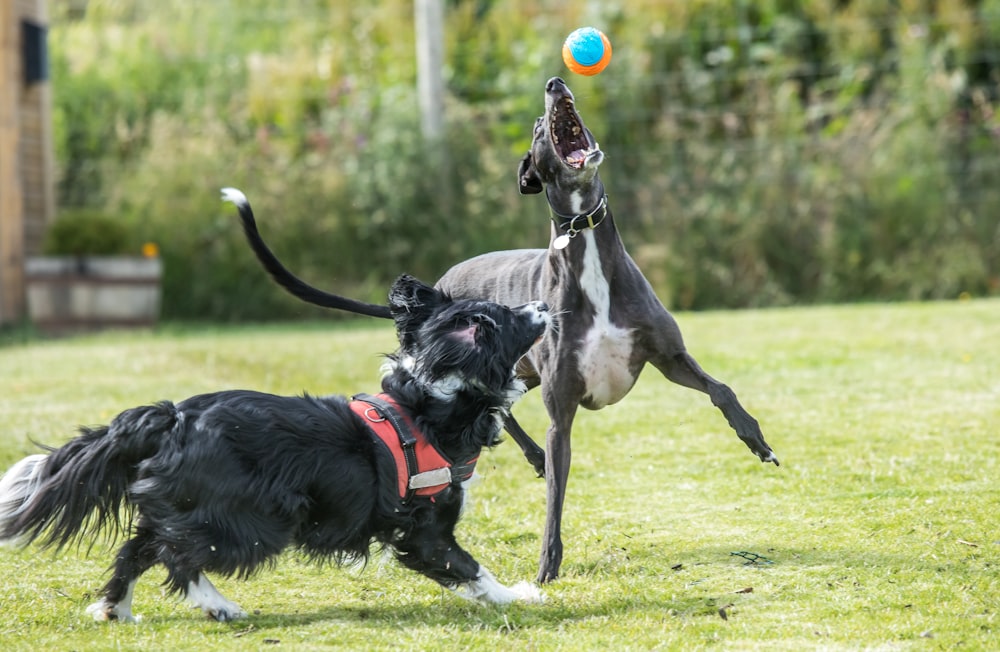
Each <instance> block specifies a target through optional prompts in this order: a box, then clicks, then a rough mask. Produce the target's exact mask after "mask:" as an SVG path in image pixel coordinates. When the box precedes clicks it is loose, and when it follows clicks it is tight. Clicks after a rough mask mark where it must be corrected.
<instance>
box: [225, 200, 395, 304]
mask: <svg viewBox="0 0 1000 652" xmlns="http://www.w3.org/2000/svg"><path fill="white" fill-rule="evenodd" d="M222 199H223V200H225V201H229V202H232V203H234V204H236V209H237V210H238V211H239V213H240V222H241V223H242V224H243V233H245V234H246V236H247V241H248V242H249V243H250V247H251V248H252V249H253V252H254V253H255V254H256V255H257V260H259V261H260V263H261V265H263V266H264V269H265V270H267V273H268V274H270V275H271V278H273V279H274V280H275V282H276V283H277V284H278V285H280V286H281V287H283V288H285V290H287V291H288V292H289V293H290V294H292V295H294V296H296V297H298V298H299V299H302V300H303V301H305V302H306V303H311V304H313V305H316V306H320V307H322V308H333V309H335V310H344V311H347V312H353V313H357V314H359V315H367V316H369V317H381V318H382V319H392V313H390V312H389V307H388V306H380V305H377V304H374V303H365V302H363V301H357V300H355V299H348V298H346V297H341V296H338V295H336V294H331V293H330V292H325V291H323V290H320V289H318V288H315V287H313V286H311V285H309V284H308V283H306V282H305V281H303V280H302V279H300V278H298V277H297V276H295V275H294V274H292V273H291V272H290V271H288V269H287V268H286V267H285V266H284V265H282V264H281V261H280V260H278V258H277V256H275V255H274V253H272V252H271V250H270V249H269V248H268V246H267V245H266V244H265V243H264V239H263V238H262V237H261V236H260V232H259V231H258V230H257V221H256V220H254V217H253V209H251V208H250V202H249V201H247V197H246V195H244V194H243V193H242V192H240V191H239V190H237V189H236V188H223V189H222Z"/></svg>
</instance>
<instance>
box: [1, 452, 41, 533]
mask: <svg viewBox="0 0 1000 652" xmlns="http://www.w3.org/2000/svg"><path fill="white" fill-rule="evenodd" d="M46 459H48V455H42V454H38V455H30V456H28V457H26V458H24V459H23V460H21V461H20V462H18V463H17V464H15V465H14V466H12V467H10V470H8V471H7V473H5V474H4V475H3V477H2V478H0V543H13V544H15V545H16V544H17V543H18V540H19V539H20V536H19V534H18V533H16V532H13V531H12V530H11V528H12V526H13V524H14V520H15V519H16V518H17V517H18V515H19V514H20V513H21V512H23V511H24V508H25V505H27V504H28V502H29V501H30V500H31V497H32V496H34V495H35V493H36V492H37V491H38V487H39V486H40V485H41V484H42V472H43V470H44V469H45V460H46Z"/></svg>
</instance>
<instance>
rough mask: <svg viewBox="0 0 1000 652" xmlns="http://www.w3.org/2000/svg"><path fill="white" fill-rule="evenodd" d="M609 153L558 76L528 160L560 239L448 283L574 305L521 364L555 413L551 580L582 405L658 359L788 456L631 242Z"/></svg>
mask: <svg viewBox="0 0 1000 652" xmlns="http://www.w3.org/2000/svg"><path fill="white" fill-rule="evenodd" d="M603 160H604V154H603V153H602V152H601V150H600V147H599V146H598V144H597V142H596V141H595V140H594V137H593V135H592V134H591V133H590V131H589V130H588V129H587V128H586V127H585V126H584V124H583V121H582V120H581V119H580V116H579V114H578V113H577V111H576V108H575V105H574V102H573V94H572V92H570V90H569V87H567V85H566V83H565V82H564V81H563V80H562V79H560V78H558V77H554V78H552V79H550V80H549V81H548V83H546V85H545V114H544V115H543V116H541V117H540V118H538V120H536V121H535V131H534V135H533V140H532V143H531V149H530V150H529V152H528V153H527V154H526V155H525V156H524V158H523V159H522V161H521V165H520V169H519V170H518V181H519V188H520V191H521V193H522V194H534V193H540V192H542V191H543V190H544V191H545V196H546V199H547V200H548V203H549V208H550V210H551V213H552V221H553V225H552V236H551V241H550V242H549V247H548V249H522V250H515V251H498V252H493V253H488V254H483V255H482V256H477V257H476V258H472V259H470V260H467V261H465V262H462V263H459V264H457V265H455V266H454V267H452V268H451V269H450V270H448V272H446V273H445V275H444V276H443V277H442V278H441V279H440V280H439V281H438V283H437V287H438V288H440V289H441V290H444V291H445V292H446V293H448V294H450V295H451V296H453V297H456V298H467V297H477V298H483V299H490V300H492V301H496V302H498V303H502V304H506V305H520V304H522V303H524V302H526V301H529V300H535V299H537V300H541V301H545V302H546V303H547V304H548V305H549V309H550V310H551V311H552V314H553V315H556V316H558V315H562V316H563V317H562V318H559V319H558V322H559V327H558V329H554V330H553V332H552V333H551V336H550V337H548V338H547V339H546V340H545V341H543V342H541V343H540V344H539V346H537V347H535V348H534V349H533V350H532V351H531V352H529V353H528V355H527V356H525V357H524V358H523V359H522V360H521V362H520V363H519V365H518V375H520V376H521V378H523V379H524V380H525V381H526V382H527V383H528V386H529V387H535V386H538V385H540V386H541V388H542V402H543V403H544V404H545V409H546V410H547V411H548V414H549V418H550V420H551V424H550V425H549V429H548V432H547V435H546V446H545V467H544V471H545V481H546V485H547V490H548V503H547V508H548V513H547V517H546V520H545V534H544V538H543V539H542V553H541V563H540V566H539V571H538V581H539V582H547V581H549V580H552V579H555V578H556V577H557V576H558V574H559V566H560V564H561V562H562V554H563V546H562V539H561V537H560V524H561V520H562V510H563V501H564V499H565V496H566V481H567V478H568V476H569V467H570V433H571V431H572V429H573V419H574V417H575V416H576V412H577V408H578V407H580V406H583V407H584V408H587V409H590V410H599V409H601V408H603V407H605V406H607V405H611V404H612V403H616V402H618V401H620V400H621V399H622V398H623V397H624V396H625V395H626V394H627V393H628V392H629V390H630V389H631V388H632V386H633V384H634V383H635V381H636V379H637V378H638V377H639V372H640V371H641V370H642V368H643V366H645V364H646V363H647V362H648V363H651V364H652V365H653V366H654V367H656V368H657V369H659V370H660V372H661V373H662V374H663V375H664V376H666V377H667V378H668V379H669V380H671V381H673V382H675V383H678V384H680V385H683V386H685V387H690V388H693V389H697V390H699V391H701V392H704V393H706V394H708V395H709V397H710V398H711V400H712V403H713V404H714V405H715V406H716V407H718V408H719V409H720V410H721V411H722V413H723V414H724V415H725V417H726V419H727V420H728V421H729V425H730V426H732V427H733V429H734V430H735V431H736V434H737V435H738V436H739V438H740V439H742V440H743V442H744V443H746V445H747V446H748V447H749V448H750V450H751V451H753V452H754V453H755V454H756V455H757V456H758V457H759V458H760V459H761V461H763V462H774V463H775V464H778V458H777V457H775V455H774V453H773V452H772V451H771V447H770V446H768V445H767V443H766V442H765V441H764V437H763V435H762V434H761V431H760V426H759V425H758V423H757V420H756V419H754V418H753V417H752V416H750V414H749V413H748V412H747V411H746V410H745V409H744V408H743V406H742V405H740V402H739V400H737V398H736V394H734V393H733V391H732V390H731V389H730V388H729V387H727V386H726V385H724V384H723V383H721V382H719V381H718V380H716V379H714V378H712V377H711V376H710V375H708V374H707V373H705V371H704V370H703V369H702V368H701V367H700V366H699V365H698V363H697V362H696V361H695V359H694V358H693V357H691V355H690V354H689V353H688V352H687V350H686V349H685V347H684V340H683V338H682V337H681V332H680V329H679V328H678V327H677V323H676V322H675V321H674V318H673V317H672V316H671V315H670V313H669V312H667V309H666V308H664V307H663V304H662V303H661V302H660V300H659V299H657V297H656V294H654V292H653V289H652V288H651V287H650V285H649V282H648V281H647V280H646V278H645V277H644V276H643V274H642V272H641V271H639V268H638V267H637V266H636V264H635V262H633V260H632V258H631V257H630V256H629V255H628V252H626V251H625V247H624V245H623V244H622V240H621V237H620V236H619V234H618V229H617V228H616V227H615V220H614V217H612V214H611V207H610V206H609V205H608V197H607V194H606V193H605V190H604V184H603V183H601V179H600V176H599V175H598V173H597V171H598V167H599V166H600V164H601V162H602V161H603ZM507 425H508V430H509V431H510V432H511V434H512V435H514V436H515V438H516V439H517V441H518V443H520V444H522V446H521V447H522V449H525V453H526V455H528V458H529V460H531V461H532V462H533V463H534V464H535V466H536V468H537V466H538V463H537V454H538V453H537V452H536V451H532V450H531V447H530V446H527V447H526V446H525V444H524V440H527V441H528V442H530V438H528V437H527V435H526V434H524V432H523V430H521V429H520V426H518V425H517V423H516V422H508V424H507ZM532 445H533V443H532ZM533 456H534V457H535V459H532V457H533Z"/></svg>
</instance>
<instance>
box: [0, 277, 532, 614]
mask: <svg viewBox="0 0 1000 652" xmlns="http://www.w3.org/2000/svg"><path fill="white" fill-rule="evenodd" d="M389 304H390V307H391V309H392V313H393V318H394V319H395V322H396V327H397V332H398V335H399V340H400V344H401V346H400V349H399V350H398V351H397V352H396V353H395V354H393V355H391V356H389V357H388V361H387V363H386V375H385V376H384V378H383V380H382V390H383V392H385V393H386V394H388V395H390V396H391V397H392V398H393V399H394V400H395V401H396V402H397V403H398V404H399V406H400V407H401V408H402V409H403V411H405V412H406V413H407V414H409V415H410V416H411V417H412V418H413V419H414V421H415V423H416V426H417V427H418V428H419V429H420V430H421V432H423V434H424V435H425V436H426V437H427V439H428V440H430V442H431V443H433V444H434V445H435V446H437V447H438V448H439V450H441V451H442V452H443V453H444V454H445V455H446V456H447V457H448V458H449V459H451V460H455V461H461V460H467V459H471V458H473V457H475V456H476V455H478V453H479V451H480V450H481V449H482V448H483V447H485V446H491V445H493V444H494V443H496V441H497V437H498V434H499V430H500V427H501V423H502V418H503V416H504V415H505V414H507V412H508V411H509V408H510V405H511V403H512V402H513V401H514V400H515V399H516V397H517V396H519V395H520V394H521V393H523V391H524V386H523V384H522V383H520V381H518V380H516V379H515V376H514V365H515V364H516V362H517V360H518V359H519V358H520V357H521V356H522V355H524V354H525V353H526V352H527V351H528V349H529V348H530V347H531V346H532V345H533V343H534V342H535V341H537V340H538V338H540V337H541V336H542V334H543V333H544V330H545V327H546V325H547V322H548V316H547V314H546V313H545V310H546V308H545V306H544V304H528V305H526V306H522V307H520V308H515V309H509V308H506V307H503V306H500V305H498V304H494V303H489V302H484V301H465V300H463V301H452V300H451V299H449V298H448V297H447V296H445V295H444V294H442V293H441V292H439V291H437V290H435V289H433V288H431V287H429V286H427V285H424V284H423V283H420V282H419V281H417V280H416V279H413V278H411V277H406V276H404V277H400V279H399V280H397V282H396V283H395V284H394V286H393V288H392V291H391V293H390V300H389ZM48 450H49V451H50V452H49V454H48V455H35V456H31V457H28V458H25V459H24V460H22V461H21V462H20V463H19V464H18V465H15V467H13V468H12V469H11V470H10V471H9V472H8V473H7V475H5V476H4V477H3V478H2V479H0V539H3V540H17V541H19V542H20V543H28V542H30V541H33V540H38V541H40V542H41V543H42V544H43V545H45V546H53V545H54V546H61V545H64V544H66V543H69V542H72V541H74V540H79V539H81V538H85V537H87V536H91V535H94V534H96V533H98V532H100V531H105V532H107V530H112V532H114V531H117V530H128V531H129V532H130V534H131V538H130V539H129V540H128V541H127V542H126V543H125V544H124V546H123V547H122V548H121V549H120V551H119V553H118V555H117V557H116V561H115V563H114V565H113V576H112V577H111V579H110V580H109V581H108V583H107V584H106V585H105V586H104V588H103V590H102V596H103V597H102V601H101V602H99V603H97V604H96V605H92V610H96V613H95V616H97V617H99V618H109V619H113V618H118V617H122V618H130V617H131V611H130V601H131V588H132V586H133V585H134V582H135V580H136V579H138V577H139V576H140V575H141V574H142V573H143V572H145V571H146V570H148V569H149V568H150V567H152V566H153V565H155V564H157V563H162V564H163V565H164V566H166V568H167V570H168V578H167V580H166V584H167V586H168V588H169V589H170V590H171V591H173V592H180V593H183V594H186V595H188V597H191V598H192V599H194V600H195V601H196V602H199V598H198V596H197V595H194V596H192V595H191V593H192V585H193V584H195V585H197V584H198V583H199V582H200V581H201V577H202V575H201V574H202V573H203V572H205V571H208V572H213V573H219V574H221V575H224V576H237V577H244V578H245V577H248V576H250V575H252V574H253V573H254V572H255V571H257V570H258V569H259V568H261V567H262V566H264V565H267V564H268V563H270V562H272V561H273V560H274V558H275V557H276V555H278V554H279V553H280V552H281V551H282V550H284V549H285V548H287V547H289V546H292V547H296V548H298V549H299V550H301V551H303V552H304V553H305V554H307V555H308V556H310V557H313V558H315V559H318V560H326V559H332V560H335V561H337V562H344V561H352V560H366V559H367V558H368V554H369V549H370V547H371V545H372V544H373V543H376V544H381V545H383V546H387V547H389V548H390V549H392V550H393V551H394V552H395V555H396V557H397V558H398V559H399V561H400V562H401V563H402V564H404V565H405V566H406V567H408V568H411V569H413V570H415V571H418V572H420V573H422V574H424V575H426V576H427V577H429V578H431V579H433V580H435V581H437V582H439V583H441V584H443V585H445V586H447V587H450V588H456V587H461V586H462V585H470V583H471V584H473V585H475V583H476V582H477V581H480V580H482V577H483V574H484V573H486V574H488V572H487V571H483V570H481V568H480V566H479V564H478V563H477V562H476V561H475V560H474V559H473V558H472V557H471V556H470V555H469V554H468V553H467V552H466V551H464V550H463V549H462V548H461V547H460V546H459V545H458V544H457V542H456V541H455V538H454V528H455V525H456V523H457V521H458V518H459V513H460V510H461V506H462V500H463V489H462V486H461V484H459V483H457V482H453V483H452V484H450V485H448V486H447V487H446V488H445V489H444V490H443V491H442V492H441V493H439V494H437V495H436V496H434V497H433V499H431V498H430V497H422V496H416V497H414V498H412V499H411V500H410V501H408V502H406V503H403V502H402V501H401V500H400V498H399V495H398V493H397V485H396V478H395V465H394V461H393V459H392V456H391V455H390V454H389V453H388V452H387V451H386V450H385V448H384V447H383V446H382V445H381V444H380V443H376V441H375V439H373V437H372V435H371V432H370V431H369V430H368V428H367V426H366V425H365V424H364V423H363V421H362V420H361V419H360V418H359V417H357V416H356V415H355V414H354V413H353V412H352V411H351V410H350V408H349V406H348V400H347V399H345V398H344V397H341V396H325V397H314V396H308V395H306V396H295V397H289V396H275V395H272V394H265V393H261V392H255V391H247V390H232V391H222V392H217V393H212V394H204V395H200V396H195V397H192V398H189V399H187V400H184V401H182V402H180V403H177V404H174V403H171V402H169V401H163V402H160V403H156V404H154V405H149V406H145V407H137V408H133V409H130V410H127V411H125V412H122V413H121V414H119V415H118V416H117V417H115V418H114V419H113V420H112V421H111V423H110V424H109V425H108V426H104V427H99V428H85V429H83V430H82V431H81V433H80V434H79V436H77V437H76V438H75V439H73V440H71V441H70V442H68V443H67V444H65V445H64V446H62V447H60V448H55V449H48ZM209 586H210V584H209ZM491 586H492V585H490V586H487V587H485V588H483V587H478V588H476V587H473V590H471V591H470V592H469V593H470V597H481V598H484V599H486V600H488V601H494V602H498V601H509V600H508V598H509V599H514V598H513V597H510V596H509V595H508V596H506V598H505V597H502V596H501V597H500V598H497V594H496V592H494V594H493V595H484V594H487V593H489V589H490V588H491ZM501 588H502V589H504V590H506V587H502V585H501ZM212 591H214V589H212ZM477 591H478V593H477ZM196 593H197V592H196ZM216 595H217V594H216ZM218 598H219V599H221V596H218ZM224 602H226V604H223V605H222V606H220V605H219V603H218V601H216V602H211V601H206V600H201V602H200V604H199V606H202V608H203V609H204V610H205V611H206V613H208V614H209V615H210V616H212V617H214V618H216V619H218V620H228V619H230V618H235V617H241V616H242V615H245V614H243V613H242V611H241V610H239V608H238V606H237V605H234V604H232V603H228V602H227V601H224Z"/></svg>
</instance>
